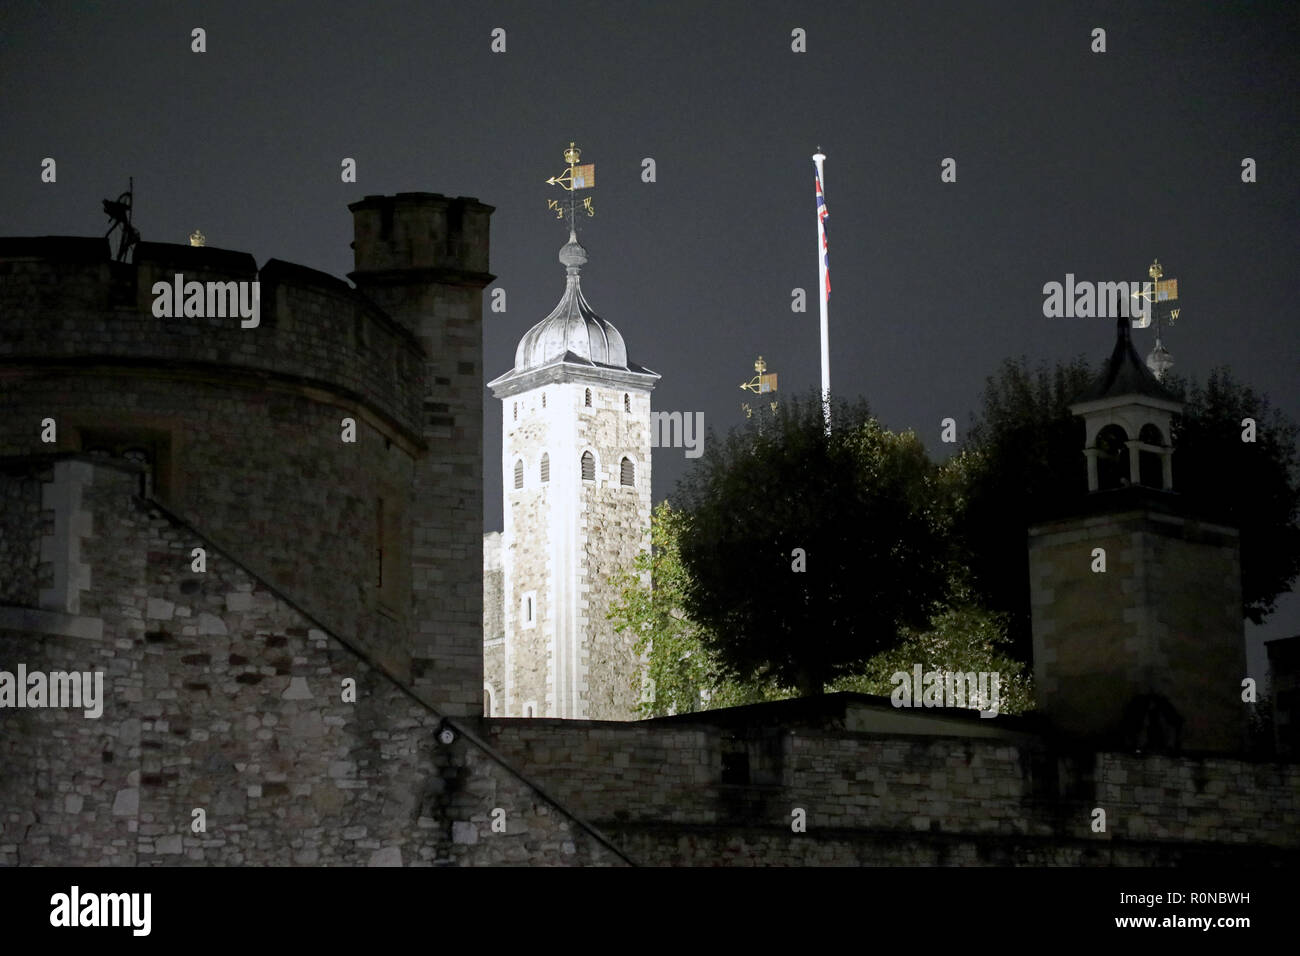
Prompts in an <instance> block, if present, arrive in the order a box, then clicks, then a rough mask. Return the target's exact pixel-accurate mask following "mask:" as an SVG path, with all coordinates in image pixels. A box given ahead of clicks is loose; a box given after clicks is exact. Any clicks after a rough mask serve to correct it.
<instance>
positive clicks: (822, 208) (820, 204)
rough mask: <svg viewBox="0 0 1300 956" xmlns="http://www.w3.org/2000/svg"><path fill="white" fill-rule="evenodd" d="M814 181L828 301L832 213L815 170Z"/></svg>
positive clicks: (820, 179) (819, 176)
mask: <svg viewBox="0 0 1300 956" xmlns="http://www.w3.org/2000/svg"><path fill="white" fill-rule="evenodd" d="M813 179H814V180H816V182H817V225H818V226H819V227H820V228H821V234H822V264H823V265H824V266H825V268H826V301H827V302H829V301H830V298H831V255H830V252H829V250H828V249H827V246H826V217H827V216H829V215H830V213H829V212H828V211H827V210H826V197H825V196H823V195H822V177H821V174H820V173H818V172H817V171H816V170H815V169H814V171H813Z"/></svg>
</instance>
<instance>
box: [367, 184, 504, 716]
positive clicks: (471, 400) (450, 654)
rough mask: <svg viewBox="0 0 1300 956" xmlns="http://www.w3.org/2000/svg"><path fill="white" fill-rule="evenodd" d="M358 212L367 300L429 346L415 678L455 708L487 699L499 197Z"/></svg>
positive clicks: (406, 523) (414, 583)
mask: <svg viewBox="0 0 1300 956" xmlns="http://www.w3.org/2000/svg"><path fill="white" fill-rule="evenodd" d="M348 208H349V209H350V210H351V211H352V214H353V234H354V236H355V240H354V242H353V250H354V252H355V257H354V260H355V265H356V270H355V271H354V272H352V273H351V274H350V276H349V278H351V279H352V281H353V282H355V283H356V285H357V288H358V290H360V291H361V292H362V293H363V294H364V295H365V296H366V298H367V299H368V300H369V301H371V302H373V303H375V304H376V305H378V306H379V308H380V309H382V310H383V312H384V313H385V314H386V315H388V316H390V317H391V318H392V319H393V320H394V321H395V322H397V323H398V324H400V325H401V326H402V327H403V328H405V329H406V330H407V331H408V332H410V333H411V334H412V335H413V336H415V338H416V339H417V340H418V341H419V343H420V346H421V348H422V349H423V353H424V366H423V372H424V374H423V376H422V379H421V381H420V383H419V386H418V388H419V397H420V400H421V420H420V438H421V440H422V441H423V442H424V444H425V446H426V447H427V449H428V451H427V454H425V455H423V456H421V457H420V458H419V459H418V460H417V462H416V467H415V477H414V486H413V494H412V497H411V501H410V508H409V509H408V510H407V512H406V514H405V516H404V518H403V527H407V528H409V529H410V533H411V535H412V542H411V551H410V562H409V566H410V573H411V596H410V604H409V607H410V620H411V627H410V629H409V642H410V655H411V666H410V680H411V686H412V687H413V688H414V689H415V690H416V691H417V692H418V693H420V694H421V695H422V696H423V697H424V699H425V700H427V701H429V702H436V703H437V705H438V706H439V707H440V708H442V709H443V710H444V711H445V712H447V713H451V714H463V715H477V714H481V713H482V707H483V550H482V549H483V289H484V287H485V286H487V285H488V284H489V283H490V282H492V281H493V279H494V278H495V277H494V276H492V275H491V274H490V273H489V272H488V271H487V269H488V259H489V256H488V251H489V242H488V239H489V222H490V219H491V215H492V211H493V209H492V207H491V206H487V205H484V204H483V203H480V202H479V201H478V200H476V199H472V198H468V197H457V198H449V197H447V196H442V195H439V194H435V193H398V194H397V195H396V196H367V197H366V198H365V199H363V200H361V201H360V202H355V203H352V204H350V205H349V206H348Z"/></svg>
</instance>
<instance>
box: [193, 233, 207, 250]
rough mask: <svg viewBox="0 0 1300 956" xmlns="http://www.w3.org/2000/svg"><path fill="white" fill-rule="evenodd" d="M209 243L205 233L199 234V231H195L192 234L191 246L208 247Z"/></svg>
mask: <svg viewBox="0 0 1300 956" xmlns="http://www.w3.org/2000/svg"><path fill="white" fill-rule="evenodd" d="M207 242H208V237H207V236H205V235H204V234H203V233H201V232H199V231H198V230H197V229H195V230H194V231H193V232H192V233H190V245H191V246H204V245H207Z"/></svg>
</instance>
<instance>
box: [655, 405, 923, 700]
mask: <svg viewBox="0 0 1300 956" xmlns="http://www.w3.org/2000/svg"><path fill="white" fill-rule="evenodd" d="M832 420H833V423H834V427H833V428H832V429H831V430H830V432H829V434H828V433H827V430H826V428H825V427H824V423H823V418H822V406H821V401H820V397H819V396H818V395H816V394H813V395H810V396H809V397H807V398H806V399H800V398H798V397H795V398H787V399H786V400H785V401H783V402H782V404H781V405H779V406H778V408H777V410H776V411H775V412H774V413H773V414H771V415H762V416H758V417H756V418H754V419H750V420H749V421H747V422H746V423H745V424H744V425H743V426H741V427H740V428H737V429H734V430H733V431H732V432H731V433H730V434H729V435H728V436H727V438H726V439H725V440H723V441H718V440H717V439H716V438H715V437H714V436H713V435H712V434H711V433H710V435H709V436H708V441H707V443H706V444H707V448H706V451H705V454H704V456H703V457H702V458H701V459H700V462H699V463H698V464H697V466H696V468H695V469H694V470H693V471H692V472H690V473H689V474H688V475H687V476H686V477H685V478H684V479H683V481H682V484H681V486H680V488H679V492H680V498H681V501H682V505H683V508H682V510H683V512H684V517H685V520H684V521H683V523H682V524H681V526H680V527H679V548H680V555H681V563H682V567H683V569H684V571H685V573H686V581H685V583H684V588H683V590H682V606H683V610H684V611H685V613H686V615H687V616H688V617H689V618H690V619H691V620H692V621H695V622H697V623H698V624H699V626H700V630H699V632H698V633H699V638H700V640H701V641H702V643H703V644H704V646H705V647H706V649H707V650H708V652H709V653H710V654H711V655H712V659H713V660H714V661H715V662H716V666H717V669H718V672H719V674H720V675H721V676H722V677H724V678H726V679H729V680H733V681H735V682H737V683H739V684H742V685H753V684H754V683H756V682H757V683H760V684H761V683H763V682H766V681H770V682H772V683H774V684H775V685H776V686H777V687H790V686H794V687H798V688H799V691H800V693H802V694H816V693H821V692H822V690H823V689H824V687H825V685H826V684H827V683H828V682H830V681H833V680H836V679H837V678H840V677H843V676H845V675H849V674H852V673H854V672H855V670H856V669H857V668H860V667H861V666H862V664H863V663H864V662H865V661H867V660H868V659H870V658H871V657H872V656H873V655H875V654H876V653H878V652H880V651H881V650H883V649H885V648H887V647H889V646H892V645H893V644H894V643H895V642H896V641H897V640H898V633H899V629H900V627H903V626H905V625H909V624H910V625H915V626H920V625H923V624H924V623H925V620H926V616H927V611H928V609H929V607H930V605H931V603H932V602H933V600H934V599H935V598H936V597H938V595H939V593H940V591H941V590H942V587H943V583H944V581H945V577H946V571H947V565H946V558H947V553H946V543H945V521H946V519H947V517H948V514H947V509H946V508H945V507H944V506H943V502H942V488H943V487H944V486H943V483H942V482H941V480H940V475H939V472H938V469H937V468H936V467H935V465H934V464H933V463H931V462H930V460H929V458H928V457H927V455H926V452H925V448H924V446H923V445H922V444H921V442H920V440H919V439H917V437H916V436H915V435H914V434H912V433H910V432H908V433H903V434H895V433H893V432H889V431H887V430H886V429H884V428H883V427H881V425H880V424H879V422H877V421H876V420H875V419H873V418H871V416H870V412H869V409H868V408H867V406H866V404H865V403H862V402H859V403H855V404H852V405H849V404H843V403H836V404H835V407H834V409H833V411H832Z"/></svg>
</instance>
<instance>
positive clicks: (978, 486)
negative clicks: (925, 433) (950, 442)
mask: <svg viewBox="0 0 1300 956" xmlns="http://www.w3.org/2000/svg"><path fill="white" fill-rule="evenodd" d="M1096 374H1097V373H1096V372H1094V370H1093V369H1092V367H1091V366H1089V365H1088V363H1087V362H1086V361H1085V360H1083V359H1081V358H1080V359H1075V360H1074V361H1073V362H1070V363H1065V364H1061V363H1058V364H1057V365H1056V366H1055V368H1052V369H1049V368H1047V367H1046V366H1044V365H1039V366H1038V367H1037V368H1036V369H1032V370H1031V369H1030V368H1029V366H1028V363H1027V362H1026V361H1025V359H1023V358H1021V359H1020V360H1018V361H1016V360H1013V359H1007V360H1006V361H1004V362H1003V363H1002V367H1001V369H999V371H998V373H997V374H996V375H993V376H990V377H989V379H988V382H987V387H986V389H985V392H984V404H983V408H982V410H981V414H980V415H979V416H978V417H976V418H975V419H974V421H973V423H972V427H971V432H970V439H969V441H968V442H967V443H966V446H965V450H963V452H962V453H961V454H959V455H957V456H954V458H953V459H950V460H949V461H948V462H947V464H946V465H945V471H946V473H947V475H948V476H949V479H950V482H951V484H952V485H953V486H955V487H956V489H957V490H956V491H955V492H954V495H955V497H956V499H957V504H956V507H955V510H956V511H957V514H958V517H957V519H956V521H955V526H954V530H955V532H956V540H955V542H954V545H955V547H956V549H957V553H958V555H959V557H958V560H959V561H960V562H961V563H962V564H963V565H964V566H965V567H966V568H968V569H969V571H970V581H971V584H972V586H973V587H974V589H975V591H976V592H977V594H978V596H979V599H980V600H979V603H980V604H982V605H983V606H986V607H988V608H990V609H992V610H996V611H1000V612H1002V613H1003V614H1005V615H1006V622H1007V629H1008V632H1009V634H1010V637H1011V651H1012V653H1013V654H1014V656H1015V657H1017V658H1018V659H1020V660H1029V658H1030V655H1031V653H1032V643H1033V642H1032V636H1031V631H1030V618H1029V550H1028V545H1027V535H1026V530H1027V528H1028V526H1029V524H1030V523H1031V522H1032V521H1033V520H1034V519H1035V518H1037V517H1040V516H1042V515H1044V514H1050V513H1052V512H1054V511H1058V510H1060V509H1061V508H1062V507H1064V506H1065V505H1066V504H1068V503H1069V502H1070V501H1077V500H1079V499H1081V498H1082V497H1083V495H1085V494H1086V493H1087V491H1088V476H1087V471H1086V470H1085V468H1084V459H1083V445H1084V427H1083V422H1082V420H1080V419H1078V418H1075V417H1074V416H1073V415H1071V414H1070V408H1069V406H1070V403H1071V402H1072V401H1074V400H1075V398H1076V397H1077V396H1078V395H1079V394H1080V393H1081V392H1082V391H1083V390H1084V389H1086V388H1087V387H1088V386H1089V385H1091V384H1092V383H1093V381H1094V379H1095V377H1096Z"/></svg>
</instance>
